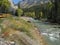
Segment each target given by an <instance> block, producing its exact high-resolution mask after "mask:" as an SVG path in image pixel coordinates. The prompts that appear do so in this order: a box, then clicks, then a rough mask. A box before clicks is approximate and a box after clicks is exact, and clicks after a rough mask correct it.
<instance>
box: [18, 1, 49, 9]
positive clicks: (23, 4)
mask: <svg viewBox="0 0 60 45" xmlns="http://www.w3.org/2000/svg"><path fill="white" fill-rule="evenodd" d="M47 2H49V0H23V1H21V2H19V5H20V7H21V8H30V7H32V6H36V5H40V4H43V3H47Z"/></svg>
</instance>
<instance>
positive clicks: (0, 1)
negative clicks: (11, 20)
mask: <svg viewBox="0 0 60 45" xmlns="http://www.w3.org/2000/svg"><path fill="white" fill-rule="evenodd" d="M9 8H10V2H9V1H8V0H0V10H1V12H2V13H7V12H8V11H9Z"/></svg>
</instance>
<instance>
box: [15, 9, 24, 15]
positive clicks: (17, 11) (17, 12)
mask: <svg viewBox="0 0 60 45" xmlns="http://www.w3.org/2000/svg"><path fill="white" fill-rule="evenodd" d="M22 14H23V10H22V9H17V10H16V13H15V15H16V16H21V15H22Z"/></svg>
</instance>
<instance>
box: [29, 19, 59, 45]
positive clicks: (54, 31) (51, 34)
mask: <svg viewBox="0 0 60 45" xmlns="http://www.w3.org/2000/svg"><path fill="white" fill-rule="evenodd" d="M30 21H31V22H32V23H33V24H34V26H36V27H37V28H38V29H39V30H40V32H41V34H42V35H43V36H44V39H45V41H46V42H47V43H48V45H60V25H52V24H49V23H48V22H42V21H39V20H34V19H31V20H30Z"/></svg>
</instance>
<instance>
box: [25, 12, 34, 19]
mask: <svg viewBox="0 0 60 45" xmlns="http://www.w3.org/2000/svg"><path fill="white" fill-rule="evenodd" d="M25 16H28V17H33V18H34V17H35V13H34V12H26V13H25Z"/></svg>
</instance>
